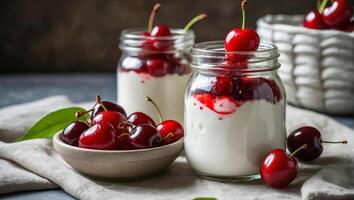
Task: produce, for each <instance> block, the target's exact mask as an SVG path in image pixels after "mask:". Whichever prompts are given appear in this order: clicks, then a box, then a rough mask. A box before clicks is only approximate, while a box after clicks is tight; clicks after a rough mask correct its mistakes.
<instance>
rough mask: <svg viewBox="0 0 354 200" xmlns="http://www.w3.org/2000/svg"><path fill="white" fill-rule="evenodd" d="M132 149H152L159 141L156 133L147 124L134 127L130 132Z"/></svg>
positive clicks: (153, 128) (155, 130)
mask: <svg viewBox="0 0 354 200" xmlns="http://www.w3.org/2000/svg"><path fill="white" fill-rule="evenodd" d="M130 139H131V144H132V147H134V148H135V149H145V148H151V147H153V146H154V145H155V144H156V143H157V141H158V140H159V139H160V136H159V134H158V131H157V129H156V128H155V127H153V126H151V125H149V124H142V125H138V126H136V127H134V128H133V129H132V130H131V131H130Z"/></svg>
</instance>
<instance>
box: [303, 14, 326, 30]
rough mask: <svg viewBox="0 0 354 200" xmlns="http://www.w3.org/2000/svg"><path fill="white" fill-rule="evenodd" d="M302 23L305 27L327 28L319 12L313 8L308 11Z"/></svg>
mask: <svg viewBox="0 0 354 200" xmlns="http://www.w3.org/2000/svg"><path fill="white" fill-rule="evenodd" d="M302 25H303V26H304V27H306V28H311V29H326V28H328V26H327V24H326V23H324V21H323V20H322V16H321V14H320V13H319V12H318V11H317V10H315V11H311V12H309V13H308V14H307V15H306V16H305V18H304V21H303V22H302Z"/></svg>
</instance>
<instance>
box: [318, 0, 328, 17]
mask: <svg viewBox="0 0 354 200" xmlns="http://www.w3.org/2000/svg"><path fill="white" fill-rule="evenodd" d="M327 2H328V0H323V1H322V3H321V5H320V8H319V9H318V12H319V13H320V14H322V13H323V10H324V9H325V7H326V5H327Z"/></svg>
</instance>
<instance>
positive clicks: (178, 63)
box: [117, 29, 195, 123]
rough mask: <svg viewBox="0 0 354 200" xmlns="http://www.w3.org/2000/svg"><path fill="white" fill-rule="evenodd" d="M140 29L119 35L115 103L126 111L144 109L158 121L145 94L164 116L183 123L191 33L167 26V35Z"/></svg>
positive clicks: (189, 72) (191, 40) (189, 71)
mask: <svg viewBox="0 0 354 200" xmlns="http://www.w3.org/2000/svg"><path fill="white" fill-rule="evenodd" d="M144 31H145V30H143V29H128V30H125V31H123V32H122V34H121V39H120V49H121V50H122V56H121V59H120V61H119V64H118V81H117V82H118V87H117V88H118V103H119V104H120V105H122V106H123V107H124V108H125V109H126V111H127V113H132V112H136V111H139V112H144V113H146V114H148V115H149V116H151V117H154V116H155V118H154V120H155V121H158V116H157V115H156V111H155V109H154V107H153V106H151V104H150V103H149V102H147V101H146V100H145V97H146V96H149V97H151V98H152V99H153V100H154V101H155V102H156V103H157V104H158V105H159V107H160V109H161V111H162V113H163V115H164V116H165V118H166V119H175V120H177V121H179V122H180V123H183V115H184V114H183V111H184V109H183V108H184V103H183V98H184V93H185V88H186V85H187V82H188V79H189V78H190V75H191V71H192V70H191V68H190V56H189V53H190V49H191V48H192V46H193V45H194V38H195V36H194V33H193V31H191V30H189V31H187V32H185V31H184V30H183V29H171V33H172V35H171V36H161V37H151V36H147V35H146V34H144Z"/></svg>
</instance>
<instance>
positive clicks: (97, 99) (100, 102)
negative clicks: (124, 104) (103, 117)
mask: <svg viewBox="0 0 354 200" xmlns="http://www.w3.org/2000/svg"><path fill="white" fill-rule="evenodd" d="M96 101H97V103H98V104H100V106H102V108H103V110H104V111H108V109H107V108H106V106H104V105H103V103H102V101H101V96H100V95H99V94H98V95H96Z"/></svg>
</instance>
